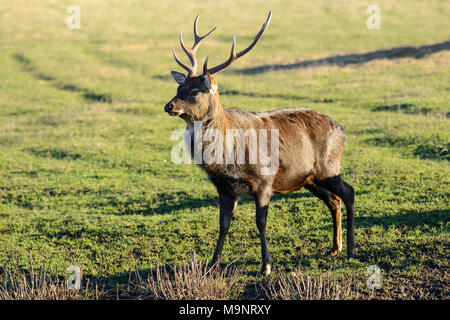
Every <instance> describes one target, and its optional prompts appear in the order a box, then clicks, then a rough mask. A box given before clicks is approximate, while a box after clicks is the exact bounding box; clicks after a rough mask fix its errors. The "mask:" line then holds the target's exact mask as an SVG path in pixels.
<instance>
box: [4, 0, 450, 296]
mask: <svg viewBox="0 0 450 320" xmlns="http://www.w3.org/2000/svg"><path fill="white" fill-rule="evenodd" d="M77 3H78V4H79V5H80V7H81V13H82V18H81V23H82V26H81V30H68V29H67V28H66V27H65V21H66V17H67V16H68V15H67V13H66V8H67V6H68V5H70V4H72V3H71V2H70V3H69V2H67V1H62V2H61V1H58V2H57V1H45V2H44V1H42V2H39V4H38V3H37V2H34V1H26V2H21V4H20V5H17V4H16V2H15V1H3V2H2V4H1V5H0V29H1V30H2V37H1V38H0V84H1V89H0V150H1V152H0V265H3V266H14V267H15V268H19V269H20V268H23V269H26V268H29V264H30V262H29V255H30V251H31V252H32V256H33V260H34V263H35V265H36V266H40V265H46V266H49V268H50V269H51V270H52V272H53V273H54V274H56V273H59V274H61V275H64V271H65V270H66V268H67V267H68V266H69V265H70V264H77V265H79V266H80V267H81V268H82V269H83V272H84V276H85V277H87V278H91V279H95V280H97V281H106V282H108V283H109V282H110V283H112V285H114V283H115V282H124V281H126V279H127V278H128V273H129V272H130V271H131V270H141V271H149V270H153V269H154V268H155V265H156V263H157V262H158V261H160V262H165V263H167V264H169V265H175V264H177V263H179V262H180V261H182V260H184V259H187V258H189V256H190V255H191V252H192V251H195V252H196V254H197V256H199V257H202V258H204V259H207V258H209V257H211V256H212V253H213V250H214V246H215V242H216V237H217V233H218V207H217V206H218V200H217V196H216V192H215V189H214V187H213V186H212V184H210V183H208V182H207V180H206V177H205V174H204V173H203V172H201V170H200V169H199V168H196V167H194V166H193V165H178V166H177V165H175V164H173V163H172V162H171V160H170V151H171V149H172V147H173V146H174V145H175V144H176V143H175V142H173V141H171V140H170V136H171V133H172V131H173V130H175V129H178V128H183V127H184V122H183V121H182V120H180V119H175V118H170V117H168V116H167V115H166V114H165V113H164V112H163V106H164V104H165V103H166V102H167V101H169V100H170V99H171V98H172V97H173V96H174V95H175V91H176V85H175V83H174V82H173V81H172V80H171V79H170V76H169V72H170V70H173V69H178V67H177V65H176V64H175V62H174V61H173V58H172V56H171V48H172V47H175V48H176V49H177V50H178V52H179V53H180V54H181V51H180V50H179V49H178V40H177V39H178V38H177V37H178V30H179V29H180V28H182V29H183V31H184V37H185V42H188V43H191V41H192V34H191V31H190V30H191V23H192V21H193V18H194V17H195V15H196V14H197V13H200V19H199V28H200V32H201V33H203V32H206V31H207V30H208V29H209V28H211V27H212V26H213V25H218V26H219V29H218V30H217V31H216V32H215V33H214V34H213V35H212V36H211V39H208V41H206V42H205V44H204V45H203V47H202V48H201V49H200V50H199V55H200V56H202V57H204V56H206V55H209V56H210V59H209V64H210V65H214V64H215V63H219V62H221V60H224V59H226V57H227V55H228V52H229V48H230V45H231V39H232V35H233V33H236V35H237V46H238V47H237V48H238V50H239V49H240V48H243V47H245V46H246V45H247V44H248V43H249V42H250V41H251V39H252V37H253V36H254V33H255V32H256V31H257V30H258V28H259V27H260V25H261V24H262V23H263V22H264V19H265V18H266V15H267V13H268V11H269V10H272V11H273V18H272V22H271V25H270V26H269V28H268V29H267V31H266V33H265V34H264V36H263V37H262V39H261V41H260V43H259V44H258V46H257V47H255V49H254V50H253V51H252V52H251V53H250V54H248V55H247V56H246V57H245V58H243V59H241V60H239V61H238V62H236V63H234V65H233V66H232V67H231V68H230V69H243V68H250V67H255V66H258V65H269V64H279V63H292V62H296V61H302V60H307V59H315V58H322V57H327V56H330V55H336V54H348V53H364V52H369V51H373V50H377V49H380V48H384V49H387V48H390V47H397V46H402V45H410V46H421V45H425V44H433V43H438V42H442V41H445V40H448V39H449V38H450V32H449V31H448V30H450V21H449V20H448V16H449V13H450V5H449V3H448V1H426V2H424V1H387V0H386V1H379V2H378V5H379V6H380V8H381V14H382V28H381V30H368V29H367V28H366V26H365V21H366V19H367V17H368V14H366V4H364V3H362V2H360V1H356V0H354V1H333V2H329V1H310V2H305V1H297V2H287V1H283V2H274V3H272V4H269V3H267V1H252V2H251V4H244V3H242V2H239V3H238V2H235V3H232V4H230V1H227V2H222V3H220V4H216V2H215V1H206V2H205V1H204V2H202V3H201V4H200V3H196V4H194V3H192V4H185V3H183V4H180V3H179V2H175V1H173V2H172V1H171V2H156V1H153V2H152V1H109V2H108V4H107V5H106V2H105V3H103V2H102V4H99V3H97V2H95V3H93V2H91V1H78V2H77ZM449 62H450V52H449V51H441V52H438V53H435V54H432V55H428V56H425V57H423V58H421V59H414V58H403V59H395V60H375V61H372V62H369V63H365V64H359V65H350V66H346V67H337V66H322V67H317V68H309V69H292V70H283V71H272V72H266V73H261V74H253V75H239V74H236V73H233V72H232V71H231V70H230V71H229V72H223V73H221V74H218V75H217V77H216V79H217V80H218V82H219V90H220V92H222V95H221V101H222V103H223V105H224V106H225V107H232V106H237V107H241V108H244V109H248V110H255V111H263V110H271V109H276V108H282V107H293V106H299V107H310V108H313V109H316V110H319V111H322V112H324V113H326V114H328V115H330V116H331V117H332V118H333V119H335V120H336V121H338V122H339V123H340V124H341V125H342V126H343V127H344V128H345V130H346V133H347V141H346V150H345V154H344V159H343V163H342V166H343V170H342V172H343V176H344V178H345V179H346V180H347V181H348V182H349V183H350V184H352V185H353V186H354V188H355V190H356V242H357V244H358V245H359V248H358V254H357V258H356V259H352V260H347V258H346V257H345V254H342V255H341V256H339V257H336V258H331V259H330V258H326V257H325V253H326V251H327V250H328V249H329V248H331V243H332V240H331V239H332V221H331V216H330V214H329V212H328V210H327V209H326V207H325V206H324V205H323V204H322V203H321V202H320V200H318V199H316V198H314V197H312V195H311V194H309V193H308V192H307V191H306V190H302V191H300V192H296V193H294V194H291V195H286V196H284V195H283V196H276V197H274V200H273V201H272V202H271V208H270V212H269V220H268V227H267V228H268V230H267V233H268V241H269V249H270V253H271V257H272V260H273V263H274V266H275V268H276V270H278V271H280V272H290V271H292V270H294V269H296V267H297V266H300V269H301V270H304V271H310V272H314V270H316V271H317V269H320V270H331V273H332V274H333V275H335V276H342V275H343V276H356V277H359V278H361V279H363V280H361V281H364V278H365V275H364V274H365V270H366V268H367V266H369V265H371V264H376V265H378V266H380V267H381V268H382V272H383V290H382V294H383V295H384V296H387V297H397V296H398V295H397V293H396V292H397V291H398V290H399V289H398V288H399V287H401V286H405V288H406V290H407V292H408V294H409V295H410V296H411V297H417V296H418V294H417V292H418V291H420V290H425V291H427V292H429V294H430V297H438V298H447V299H448V281H449V276H448V268H449V264H448V255H449V252H448V248H449V244H450V237H449V234H450V232H449V231H450V230H449V220H450V219H449V217H450V215H449V204H450V197H449V190H450V189H449V182H450V178H449V176H450V167H449V162H448V161H449V152H448V149H449V140H450V130H449V129H448V128H449V127H450V121H449V120H448V118H447V116H448V114H449V112H450V110H449V100H450V99H449V98H450V94H449V90H450V87H449V83H450V67H449V66H450V63H449ZM254 218H255V213H254V205H253V203H252V201H250V199H241V201H240V203H239V205H238V210H237V212H236V215H235V220H234V221H233V223H232V227H231V230H230V234H229V237H228V238H227V240H226V244H225V247H224V263H228V262H230V261H232V260H235V259H238V260H237V262H236V265H237V266H238V267H239V268H241V269H242V271H243V274H244V276H242V287H243V288H245V287H246V286H248V287H251V284H254V283H257V282H258V281H260V276H259V275H258V273H257V271H258V270H259V268H260V246H259V238H258V234H257V229H256V225H255V221H254V220H255V219H254ZM344 239H345V233H344ZM250 291H251V290H250ZM250 291H249V290H247V291H246V293H245V294H244V295H243V296H242V297H248V298H253V297H255V296H254V293H252V292H250Z"/></svg>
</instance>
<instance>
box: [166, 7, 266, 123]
mask: <svg viewBox="0 0 450 320" xmlns="http://www.w3.org/2000/svg"><path fill="white" fill-rule="evenodd" d="M271 17H272V12H269V16H268V17H267V20H266V22H265V23H264V24H263V25H262V27H261V29H260V30H259V31H258V33H257V34H256V36H255V39H254V40H253V42H252V43H251V44H250V46H248V47H247V48H246V49H244V50H242V51H240V52H237V53H236V37H235V36H233V44H232V46H231V53H230V57H229V58H228V60H226V61H225V62H223V63H221V64H219V65H217V66H215V67H212V68H208V57H206V59H205V62H204V64H203V72H202V74H201V75H196V72H197V67H198V63H197V57H196V52H197V49H198V47H199V46H200V44H201V43H202V41H203V40H204V39H205V38H206V37H207V36H209V35H210V34H211V33H212V32H213V31H214V30H216V28H217V27H214V28H213V29H212V30H211V31H209V32H208V33H207V34H205V35H204V36H202V37H201V36H199V35H198V32H197V20H198V15H197V17H196V18H195V20H194V45H193V46H192V48H191V49H189V48H187V47H186V46H185V45H184V42H183V36H182V33H181V31H180V45H181V48H182V49H183V51H184V52H185V53H186V55H187V56H188V58H189V61H190V63H191V66H189V65H187V64H184V63H183V62H182V61H181V60H180V59H178V57H177V54H176V53H175V50H173V57H174V58H175V61H176V62H177V63H178V64H179V65H180V66H181V67H182V68H183V69H185V70H186V71H187V75H185V74H183V73H180V72H177V71H172V77H173V79H174V80H175V82H176V83H177V84H178V89H177V94H176V96H175V97H174V98H173V99H172V100H170V102H169V103H168V104H166V106H165V107H164V111H166V112H167V113H168V114H169V115H171V116H179V117H181V118H183V119H185V120H186V121H190V122H193V121H198V120H205V119H206V118H208V117H213V116H214V114H215V111H217V109H218V108H220V103H219V93H218V85H217V81H216V80H215V79H214V77H213V76H212V75H213V74H214V73H216V72H218V71H220V70H222V69H225V68H226V67H228V66H229V65H230V64H231V63H232V62H233V61H235V60H237V59H238V58H240V57H242V56H243V55H244V54H246V53H247V52H249V51H250V50H251V49H252V48H253V47H254V46H255V44H256V43H257V42H258V40H259V38H260V37H261V35H262V34H263V32H264V31H265V30H266V28H267V26H268V25H269V22H270V18H271Z"/></svg>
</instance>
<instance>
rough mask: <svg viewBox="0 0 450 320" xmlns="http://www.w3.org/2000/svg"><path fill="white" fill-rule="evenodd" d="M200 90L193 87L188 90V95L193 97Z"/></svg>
mask: <svg viewBox="0 0 450 320" xmlns="http://www.w3.org/2000/svg"><path fill="white" fill-rule="evenodd" d="M199 92H200V90H199V89H194V90H192V91H191V92H189V97H195V96H196V95H197V94H198V93H199Z"/></svg>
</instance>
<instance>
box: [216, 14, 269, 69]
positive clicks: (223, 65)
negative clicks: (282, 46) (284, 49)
mask: <svg viewBox="0 0 450 320" xmlns="http://www.w3.org/2000/svg"><path fill="white" fill-rule="evenodd" d="M271 18H272V11H270V12H269V16H268V17H267V19H266V22H264V24H263V25H262V27H261V29H260V30H259V31H258V33H257V34H256V36H255V39H254V40H253V42H252V43H251V44H250V45H249V46H248V47H247V48H246V49H244V50H242V51H240V52H238V53H237V54H236V51H235V47H236V37H235V36H234V35H233V45H232V46H231V53H230V57H229V58H228V60H227V61H225V62H223V63H221V64H219V65H218V66H215V67H213V68H211V69H208V72H209V73H210V74H213V73H216V72H218V71H220V70H222V69H225V68H226V67H228V66H229V65H230V64H231V63H232V62H233V61H234V60H236V59H238V58H240V57H242V56H243V55H244V54H246V53H247V52H249V51H250V50H251V49H252V48H253V47H254V46H255V44H256V43H257V42H258V40H259V38H261V36H262V34H263V33H264V31H265V30H266V28H267V26H268V25H269V23H270V19H271Z"/></svg>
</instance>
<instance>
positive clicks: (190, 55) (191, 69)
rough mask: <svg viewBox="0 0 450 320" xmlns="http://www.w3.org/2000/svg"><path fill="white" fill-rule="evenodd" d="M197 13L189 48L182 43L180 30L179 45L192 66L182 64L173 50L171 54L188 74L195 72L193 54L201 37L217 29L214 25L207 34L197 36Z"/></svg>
mask: <svg viewBox="0 0 450 320" xmlns="http://www.w3.org/2000/svg"><path fill="white" fill-rule="evenodd" d="M198 17H199V15H197V17H196V18H195V20H194V45H193V46H192V48H191V49H188V48H186V46H185V45H184V42H183V34H182V32H181V30H180V46H181V48H182V49H183V51H184V52H185V53H186V55H187V56H188V58H189V61H190V62H191V65H192V67H189V66H187V65H186V64H184V63H183V62H181V61H180V59H178V57H177V55H176V53H175V50H174V51H173V56H174V58H175V61H176V62H177V63H178V64H179V65H180V66H181V67H182V68H183V69H185V70H186V71H187V72H188V75H189V76H191V75H194V74H195V73H196V72H197V66H198V65H197V57H196V56H195V53H196V51H197V49H198V47H199V46H200V44H201V42H202V41H203V39H205V38H206V37H207V36H209V35H210V34H211V33H212V32H213V31H214V30H216V29H217V27H214V28H213V29H212V30H211V31H209V32H208V33H207V34H205V35H204V36H203V37H201V36H199V35H198V33H197V20H198Z"/></svg>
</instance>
